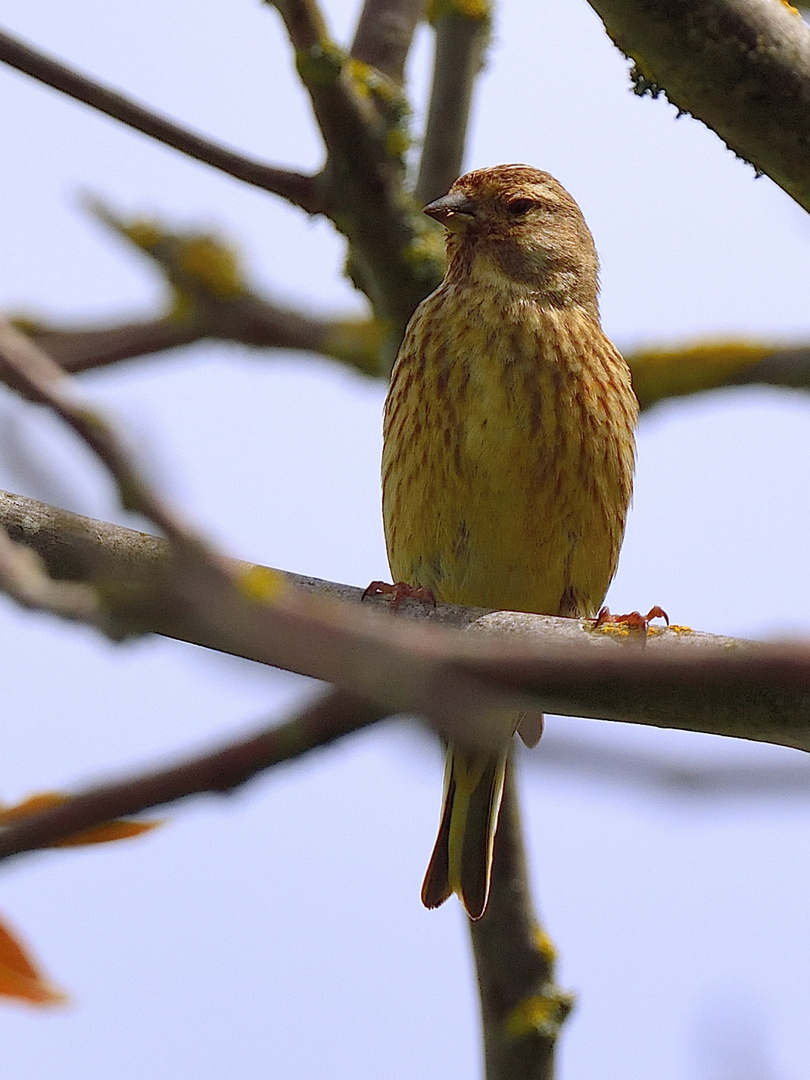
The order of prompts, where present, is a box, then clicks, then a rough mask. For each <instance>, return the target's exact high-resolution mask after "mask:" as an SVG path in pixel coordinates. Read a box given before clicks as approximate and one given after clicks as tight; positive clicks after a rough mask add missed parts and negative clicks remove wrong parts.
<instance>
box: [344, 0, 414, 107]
mask: <svg viewBox="0 0 810 1080" xmlns="http://www.w3.org/2000/svg"><path fill="white" fill-rule="evenodd" d="M424 8H425V0H365V3H364V4H363V10H362V12H361V13H360V18H359V20H358V23H357V30H356V31H355V34H354V41H353V42H352V47H351V55H352V56H353V57H354V59H355V60H359V61H360V62H361V63H363V64H368V65H369V66H370V67H373V68H376V69H377V71H379V72H381V73H382V74H383V75H387V76H388V78H389V79H391V80H392V82H394V83H396V84H397V85H400V86H401V85H402V81H403V75H404V71H405V61H406V59H407V57H408V52H409V51H410V47H411V42H412V40H413V35H414V31H415V30H416V27H417V24H418V23H419V20H420V19H421V18H422V16H423V15H424Z"/></svg>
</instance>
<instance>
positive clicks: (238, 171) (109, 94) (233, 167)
mask: <svg viewBox="0 0 810 1080" xmlns="http://www.w3.org/2000/svg"><path fill="white" fill-rule="evenodd" d="M0 62H2V63H5V64H8V65H9V66H10V67H13V68H16V70H17V71H22V72H24V73H25V74H26V75H30V76H31V78H33V79H36V80H37V81H38V82H41V83H44V84H45V85H46V86H50V87H53V89H54V90H59V91H61V92H62V93H63V94H67V95H68V97H72V98H74V99H75V100H76V101H81V102H83V103H84V104H85V105H89V106H90V107H91V108H92V109H96V110H97V111H98V112H101V113H104V114H105V115H106V116H111V117H112V118H113V119H114V120H119V121H120V122H121V123H122V124H126V125H127V127H131V128H134V129H135V130H136V131H140V132H142V133H143V134H144V135H148V136H149V137H150V138H152V139H156V140H157V141H158V142H161V143H163V144H164V145H165V146H171V147H172V148H173V149H174V150H179V151H180V153H181V154H186V155H187V156H188V157H192V158H194V159H195V160H196V161H201V162H203V163H204V164H205V165H211V166H212V167H213V168H215V169H219V170H220V171H221V172H224V173H227V174H228V175H229V176H233V177H235V178H236V179H237V180H242V181H243V182H244V183H246V184H251V185H253V186H254V187H258V188H261V189H262V190H263V191H269V192H271V193H272V194H274V195H278V196H280V197H281V198H283V199H286V200H287V201H288V202H291V203H293V205H295V206H298V207H300V208H301V209H302V210H306V212H307V213H308V214H319V213H322V212H323V210H322V206H321V200H320V184H319V180H318V178H317V177H313V176H305V175H303V174H301V173H296V172H290V171H289V170H287V169H279V168H275V167H274V166H271V165H267V164H265V163H264V162H261V161H254V160H252V159H251V158H247V157H245V156H244V155H243V154H238V153H236V152H235V151H233V150H228V149H227V147H224V146H221V145H220V144H219V143H215V142H212V141H211V140H210V139H206V138H204V137H203V136H201V135H196V134H194V132H192V131H189V130H188V129H186V128H183V127H180V125H179V124H175V123H174V122H173V121H172V120H167V119H166V118H165V117H163V116H160V115H159V114H158V113H155V112H152V111H150V110H149V109H146V108H144V107H143V106H142V105H138V104H136V103H135V102H134V101H131V100H130V99H129V98H126V97H124V96H123V95H122V94H119V93H117V92H116V91H115V90H110V89H109V88H108V87H106V86H102V85H101V84H100V83H97V82H95V81H94V80H93V79H89V78H87V76H85V75H81V74H79V72H77V71H74V70H73V69H72V68H69V67H66V66H65V65H64V64H61V63H59V61H58V60H54V59H53V58H52V57H49V56H45V55H44V54H43V53H40V52H37V50H35V49H33V48H31V47H30V46H29V45H24V44H23V43H22V42H21V41H18V40H16V39H15V38H13V37H11V36H10V35H9V34H6V33H3V32H2V31H0Z"/></svg>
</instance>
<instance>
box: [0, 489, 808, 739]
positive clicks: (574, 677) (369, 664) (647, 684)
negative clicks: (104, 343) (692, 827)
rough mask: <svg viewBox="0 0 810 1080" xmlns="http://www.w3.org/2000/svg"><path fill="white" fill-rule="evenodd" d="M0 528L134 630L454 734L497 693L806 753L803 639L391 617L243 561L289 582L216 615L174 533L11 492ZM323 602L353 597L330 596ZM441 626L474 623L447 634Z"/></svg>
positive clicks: (449, 614) (479, 719) (504, 616)
mask: <svg viewBox="0 0 810 1080" xmlns="http://www.w3.org/2000/svg"><path fill="white" fill-rule="evenodd" d="M0 524H3V525H5V527H6V528H7V529H8V532H9V535H10V536H11V537H12V538H13V539H14V540H16V541H18V542H20V543H24V544H26V545H27V546H29V547H31V548H33V549H34V550H35V551H37V552H38V553H39V554H40V556H41V557H42V558H43V560H44V562H45V564H46V566H47V567H48V570H49V572H50V574H51V575H52V576H54V577H58V578H67V579H70V580H80V581H81V580H90V581H93V582H97V583H99V586H100V587H101V588H102V589H103V596H104V600H105V604H106V605H107V607H108V609H109V610H110V612H111V614H112V615H114V616H115V617H116V618H117V619H119V620H120V621H121V623H122V624H123V625H124V626H128V627H131V628H132V629H140V630H142V631H144V630H150V631H153V632H155V633H162V634H166V635H167V636H169V637H174V638H178V639H180V640H184V641H190V642H193V643H195V644H198V645H203V646H205V647H207V648H211V649H217V650H219V651H221V652H227V653H232V654H234V655H237V656H244V657H246V658H247V659H251V660H256V661H258V662H260V663H269V664H273V665H275V666H278V667H287V668H288V669H290V670H294V671H298V672H300V673H302V674H309V675H312V676H314V677H315V678H320V679H323V680H325V681H327V682H335V683H337V684H340V685H342V686H344V687H345V688H346V689H350V690H353V691H354V692H358V693H360V694H361V695H362V696H366V697H368V698H369V699H373V700H377V701H379V702H380V703H381V705H383V706H384V707H385V709H386V710H388V711H389V712H412V713H417V714H421V715H423V716H426V717H428V718H429V719H430V720H431V723H432V725H433V726H434V727H435V728H436V729H437V730H440V731H443V732H444V733H446V734H449V735H452V736H453V737H455V738H458V737H459V736H461V737H466V738H467V740H476V739H480V740H481V741H482V742H484V743H487V744H489V743H491V742H494V741H497V740H498V739H499V738H500V737H501V734H502V733H501V732H499V731H498V730H495V729H494V728H493V720H492V716H493V712H492V703H493V701H497V703H498V704H497V708H496V710H495V711H496V712H499V711H502V710H507V709H509V708H511V709H512V710H514V711H519V710H520V709H521V708H524V707H526V706H527V705H529V706H530V707H532V708H543V709H545V710H546V711H548V712H557V713H561V714H563V715H566V714H567V715H572V716H590V717H593V718H595V719H613V720H622V721H628V722H632V723H640V724H648V725H653V726H658V727H673V728H682V729H686V730H692V731H707V732H710V733H713V734H722V735H730V736H735V737H740V738H746V739H755V740H759V741H762V742H773V743H779V744H782V745H785V746H793V747H799V748H802V749H807V748H808V747H810V707H809V706H808V691H809V690H810V647H808V646H806V645H800V644H793V645H790V644H780V645H755V644H753V643H750V642H742V641H738V640H735V639H730V638H720V637H714V636H712V635H708V634H698V633H692V632H685V631H683V630H668V631H659V632H657V633H653V632H651V633H650V635H649V637H648V641H647V647H646V648H644V649H641V648H640V647H639V641H638V640H637V639H634V638H633V636H632V635H628V634H625V635H617V634H616V633H615V632H614V631H613V630H609V631H607V632H602V631H597V632H593V631H588V629H587V628H588V625H589V624H588V623H587V622H586V623H582V622H580V621H578V620H573V619H559V618H551V617H549V616H542V615H525V614H515V613H500V614H495V613H487V612H483V611H481V610H480V609H476V608H463V607H458V606H455V605H450V604H438V605H437V607H436V608H435V609H434V608H428V607H426V606H425V605H421V604H418V603H411V602H409V603H406V604H404V605H403V609H402V615H403V616H404V617H402V618H396V619H394V618H390V617H389V616H387V613H384V612H379V611H377V610H373V609H374V608H375V607H376V606H377V605H374V604H371V605H368V604H364V605H362V606H361V605H360V603H359V600H360V596H361V590H360V589H357V588H354V587H351V586H347V585H342V586H341V585H336V584H333V583H329V582H323V581H319V580H318V579H315V578H301V577H298V576H296V575H292V574H281V573H280V572H278V571H271V570H269V569H267V568H264V567H257V566H254V565H252V564H248V563H239V562H237V561H236V560H228V562H227V563H226V564H225V565H226V566H227V568H228V570H229V575H230V577H229V580H236V581H237V582H251V581H261V579H262V576H263V575H267V576H268V577H271V579H272V580H273V581H275V580H276V579H280V580H282V581H283V582H285V583H287V584H288V585H289V587H290V590H291V591H289V592H288V591H287V590H286V589H279V590H278V591H277V592H276V594H275V596H276V599H275V600H274V602H273V603H272V605H270V604H259V603H255V604H248V605H247V608H248V611H247V613H245V612H244V611H243V610H241V609H239V610H237V609H235V607H234V606H233V605H232V606H231V607H229V608H228V609H227V611H226V615H227V618H225V617H222V618H219V619H213V618H211V619H205V618H202V617H200V616H199V613H198V612H197V610H196V609H193V608H190V606H189V602H188V600H187V599H185V598H184V597H183V596H182V595H180V594H179V592H178V588H179V586H178V580H177V578H178V575H177V573H176V569H175V565H174V563H173V560H172V554H171V548H170V545H169V544H168V543H167V541H165V540H161V539H159V538H157V537H154V536H149V535H147V534H145V533H139V532H135V531H133V530H131V529H125V528H123V527H121V526H116V525H111V524H108V523H106V522H97V521H93V520H91V519H89V518H82V517H79V516H77V515H74V514H69V513H67V512H66V511H63V510H55V509H53V508H52V507H48V506H44V505H43V504H42V503H38V502H36V501H35V500H33V499H27V498H25V497H23V496H19V495H10V494H8V493H0ZM274 587H275V586H274ZM326 598H329V599H342V600H344V601H347V602H346V603H343V604H341V605H340V606H339V607H337V606H333V605H331V604H330V605H328V606H327V605H326V604H325V599H326ZM307 599H309V600H310V601H311V605H309V604H307V603H305V600H307ZM318 600H321V603H316V601H318ZM217 603H219V602H218V601H217ZM214 610H215V613H217V614H221V613H222V610H223V608H222V606H221V605H220V606H217V605H216V604H215V605H214ZM247 615H250V616H251V617H252V619H253V621H252V622H251V624H250V625H249V626H246V621H247ZM429 624H433V625H429ZM445 627H446V628H464V627H468V628H475V631H476V632H475V633H467V634H463V635H456V634H454V635H452V636H447V634H446V633H441V632H440V631H442V630H443V629H444V628H445ZM480 631H484V633H481V632H480ZM460 672H463V674H464V678H460ZM470 678H472V680H473V681H472V682H470ZM476 688H477V689H476ZM497 688H500V690H501V693H500V696H499V697H493V696H492V694H493V692H494V691H496V689H497ZM479 691H480V694H481V696H480V698H479V699H478V700H477V701H476V700H475V699H474V698H473V700H472V701H471V702H469V703H467V702H465V698H466V697H467V696H468V695H474V694H475V693H477V692H479ZM432 694H435V698H434V697H432V696H431V695H432ZM488 710H489V711H488ZM495 728H497V725H495Z"/></svg>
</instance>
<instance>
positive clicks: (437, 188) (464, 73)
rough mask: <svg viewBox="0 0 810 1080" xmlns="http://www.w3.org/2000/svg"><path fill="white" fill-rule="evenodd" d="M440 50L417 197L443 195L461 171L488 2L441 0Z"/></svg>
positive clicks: (486, 31) (437, 27)
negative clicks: (444, 2) (455, 3)
mask: <svg viewBox="0 0 810 1080" xmlns="http://www.w3.org/2000/svg"><path fill="white" fill-rule="evenodd" d="M436 8H437V14H436V15H435V16H434V18H433V20H432V21H433V26H434V28H435V31H436V53H435V59H434V61H433V85H432V87H431V92H430V107H429V110H428V118H427V125H426V129H425V138H424V143H423V147H422V158H421V162H420V165H419V178H418V180H417V181H416V198H417V200H418V201H419V202H420V203H427V202H430V201H432V200H433V199H438V198H439V196H440V195H444V194H445V192H446V191H447V189H448V188H449V187H450V185H451V184H452V183H453V181H454V180H455V179H456V178H457V177H458V176H459V175H460V173H461V167H462V162H463V159H464V147H465V144H466V141H467V125H468V123H469V118H470V106H471V104H472V94H473V88H474V86H475V81H476V79H477V78H478V75H479V73H480V71H481V68H482V66H483V59H484V50H485V48H486V45H487V41H488V40H489V34H490V10H489V4H488V3H481V4H472V5H464V4H457V5H454V4H452V3H449V4H437V5H436Z"/></svg>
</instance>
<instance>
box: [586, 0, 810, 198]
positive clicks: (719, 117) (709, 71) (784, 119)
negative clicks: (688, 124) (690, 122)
mask: <svg viewBox="0 0 810 1080" xmlns="http://www.w3.org/2000/svg"><path fill="white" fill-rule="evenodd" d="M590 4H591V6H592V7H593V8H594V9H595V10H596V11H597V13H598V14H599V15H600V17H601V18H602V20H603V22H604V24H605V29H606V30H607V32H608V34H609V35H610V37H611V38H612V39H613V41H614V43H615V44H616V45H617V46H618V48H619V49H620V50H621V51H622V52H623V53H624V54H625V55H626V56H628V57H629V58H630V59H632V60H633V61H634V65H635V66H634V68H633V71H632V78H633V80H634V83H635V89H636V93H638V94H644V93H649V94H651V95H652V96H653V97H655V96H657V95H658V94H659V93H665V94H666V96H667V98H668V99H669V101H671V102H672V104H673V105H675V106H676V107H677V108H678V109H679V110H680V111H681V112H687V113H691V115H692V116H694V117H696V119H698V120H702V121H703V122H704V123H705V124H706V125H707V126H708V127H710V128H711V129H712V130H713V131H715V132H716V133H717V134H718V135H719V136H720V138H721V139H722V140H723V142H725V143H726V145H727V146H728V147H729V148H730V149H731V150H733V151H734V153H735V154H737V155H738V157H741V158H743V159H744V160H745V161H748V162H750V163H751V164H752V165H753V166H754V168H755V169H757V170H758V171H759V172H763V173H766V174H767V175H768V176H770V177H771V179H772V180H774V181H775V182H776V183H777V184H779V186H780V187H782V188H784V190H785V191H786V192H788V194H789V195H792V196H793V198H794V199H795V200H796V201H797V202H798V203H799V204H800V205H801V206H803V207H804V208H805V210H810V157H808V154H807V145H808V143H809V142H810V30H808V28H807V26H806V25H805V24H804V22H803V21H802V19H801V16H800V15H799V14H798V12H797V11H796V10H795V9H794V8H791V7H790V5H788V4H787V3H777V2H775V0H686V2H684V0H664V2H660V3H654V4H651V3H649V2H648V0H590Z"/></svg>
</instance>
